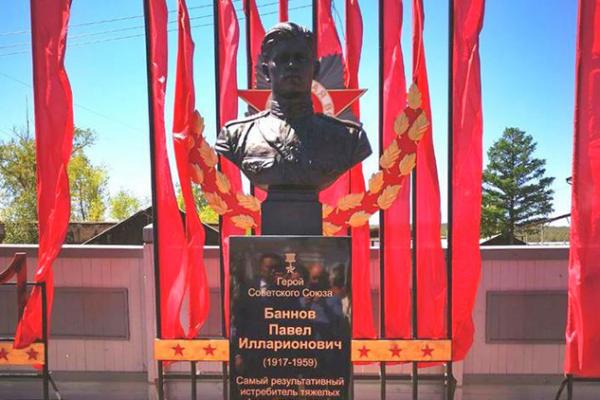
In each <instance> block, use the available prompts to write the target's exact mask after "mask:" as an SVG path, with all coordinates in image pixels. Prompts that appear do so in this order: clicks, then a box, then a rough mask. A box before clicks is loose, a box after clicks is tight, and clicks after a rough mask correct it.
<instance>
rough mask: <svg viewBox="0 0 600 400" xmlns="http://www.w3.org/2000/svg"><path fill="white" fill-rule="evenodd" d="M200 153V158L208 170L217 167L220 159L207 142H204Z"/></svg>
mask: <svg viewBox="0 0 600 400" xmlns="http://www.w3.org/2000/svg"><path fill="white" fill-rule="evenodd" d="M199 151H200V157H202V161H204V164H206V166H207V167H208V168H214V167H215V165H217V162H218V161H219V157H218V156H217V153H215V151H214V150H213V149H212V148H211V147H210V146H209V145H208V143H206V141H205V140H203V141H202V144H201V145H200V150H199Z"/></svg>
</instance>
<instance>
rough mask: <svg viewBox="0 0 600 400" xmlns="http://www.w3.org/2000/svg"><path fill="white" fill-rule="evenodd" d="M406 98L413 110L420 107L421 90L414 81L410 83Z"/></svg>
mask: <svg viewBox="0 0 600 400" xmlns="http://www.w3.org/2000/svg"><path fill="white" fill-rule="evenodd" d="M407 100H408V106H409V107H410V108H412V109H413V110H416V109H417V108H419V107H421V92H420V91H419V88H418V87H417V85H416V84H415V83H414V82H413V84H412V85H410V89H408V95H407Z"/></svg>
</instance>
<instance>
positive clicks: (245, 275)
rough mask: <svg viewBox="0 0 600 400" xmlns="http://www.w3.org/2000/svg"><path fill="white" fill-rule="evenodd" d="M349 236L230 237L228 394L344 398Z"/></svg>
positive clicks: (246, 397)
mask: <svg viewBox="0 0 600 400" xmlns="http://www.w3.org/2000/svg"><path fill="white" fill-rule="evenodd" d="M350 270H351V269H350V240H349V238H347V237H333V238H330V237H327V238H325V237H312V236H304V237H298V236H293V237H282V236H279V237H269V236H263V237H232V238H231V239H230V283H231V288H230V290H231V310H230V311H231V314H230V315H231V317H230V370H231V385H230V388H231V389H230V395H231V396H230V398H231V399H232V400H238V399H239V400H242V399H243V400H249V399H298V398H310V399H315V400H318V399H347V398H348V387H349V386H348V385H349V383H350V382H349V381H350V374H351V361H350V345H351V332H352V330H351V312H352V307H351V293H350V288H351V285H350Z"/></svg>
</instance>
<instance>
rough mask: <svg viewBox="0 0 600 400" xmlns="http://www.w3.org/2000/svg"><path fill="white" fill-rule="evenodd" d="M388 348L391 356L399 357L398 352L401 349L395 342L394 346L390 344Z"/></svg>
mask: <svg viewBox="0 0 600 400" xmlns="http://www.w3.org/2000/svg"><path fill="white" fill-rule="evenodd" d="M389 350H390V352H392V357H398V358H400V352H401V351H402V349H401V348H400V347H398V345H397V344H396V343H394V346H392V347H391V348H390V349H389Z"/></svg>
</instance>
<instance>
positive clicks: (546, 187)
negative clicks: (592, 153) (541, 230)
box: [481, 128, 554, 241]
mask: <svg viewBox="0 0 600 400" xmlns="http://www.w3.org/2000/svg"><path fill="white" fill-rule="evenodd" d="M536 147H537V143H535V142H534V141H533V137H532V136H531V135H528V134H526V133H525V132H524V131H522V130H520V129H518V128H506V129H505V130H504V132H503V133H502V137H501V138H500V139H499V140H498V141H497V142H495V143H494V144H493V145H492V146H491V147H490V149H489V150H488V158H489V163H488V165H487V167H486V169H485V170H484V172H483V206H482V218H481V233H482V235H483V236H492V235H494V234H497V233H500V234H502V235H504V236H506V237H507V238H508V239H509V241H511V240H512V238H513V237H514V236H515V235H521V234H523V233H524V232H526V231H529V230H531V228H532V227H533V226H535V225H536V224H537V223H539V222H541V221H543V220H544V219H546V218H547V217H548V215H549V214H550V213H551V212H552V211H554V208H553V205H552V195H553V194H554V191H553V190H552V189H551V188H550V186H551V185H552V182H554V178H552V177H546V176H545V174H546V168H545V165H546V160H543V159H539V158H534V157H533V153H534V152H535V149H536Z"/></svg>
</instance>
